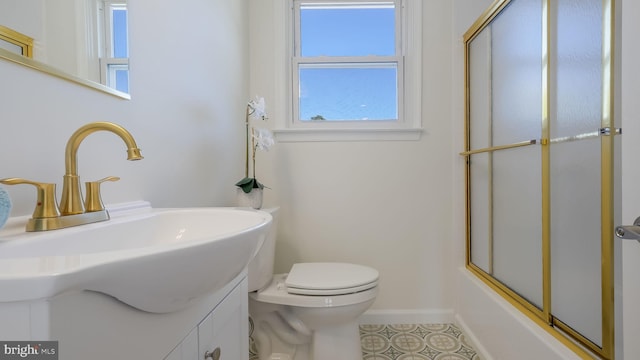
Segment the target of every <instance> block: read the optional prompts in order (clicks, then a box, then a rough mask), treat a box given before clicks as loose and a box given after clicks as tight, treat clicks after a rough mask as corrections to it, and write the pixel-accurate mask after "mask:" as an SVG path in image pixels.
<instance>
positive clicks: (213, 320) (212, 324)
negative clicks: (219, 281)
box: [198, 279, 249, 360]
mask: <svg viewBox="0 0 640 360" xmlns="http://www.w3.org/2000/svg"><path fill="white" fill-rule="evenodd" d="M247 302H248V298H247V281H246V279H245V280H243V281H242V282H241V283H240V285H238V286H237V287H236V288H235V289H234V290H233V291H232V292H231V293H230V294H229V295H228V296H227V297H226V298H225V299H224V300H223V301H222V302H221V303H220V304H219V305H218V306H217V307H216V308H215V309H214V310H213V311H212V312H211V313H210V314H209V315H208V316H207V317H206V318H205V319H204V320H203V321H202V322H201V323H200V325H199V326H198V350H199V351H198V353H199V356H200V357H199V359H200V360H204V359H205V354H206V353H207V352H208V353H212V352H214V351H215V349H217V348H219V349H220V358H219V359H220V360H248V359H249V313H248V309H247V307H248V306H247ZM206 360H211V357H209V358H206Z"/></svg>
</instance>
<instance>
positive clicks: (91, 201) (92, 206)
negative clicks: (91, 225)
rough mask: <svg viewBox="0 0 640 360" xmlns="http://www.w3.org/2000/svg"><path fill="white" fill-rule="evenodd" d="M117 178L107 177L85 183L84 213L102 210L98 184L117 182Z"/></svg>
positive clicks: (102, 205)
mask: <svg viewBox="0 0 640 360" xmlns="http://www.w3.org/2000/svg"><path fill="white" fill-rule="evenodd" d="M118 180H120V178H119V177H117V176H107V177H106V178H103V179H100V180H96V181H87V182H85V183H84V184H85V186H86V188H87V191H86V196H85V200H84V207H85V211H86V212H94V211H102V210H104V204H103V203H102V196H101V195H100V184H102V183H103V182H105V181H118Z"/></svg>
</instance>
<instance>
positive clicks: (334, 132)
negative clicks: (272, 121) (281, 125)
mask: <svg viewBox="0 0 640 360" xmlns="http://www.w3.org/2000/svg"><path fill="white" fill-rule="evenodd" d="M422 132H423V129H422V128H407V129H275V130H273V133H274V135H275V137H276V140H277V141H278V142H309V141H324V142H332V141H417V140H420V136H421V135H422Z"/></svg>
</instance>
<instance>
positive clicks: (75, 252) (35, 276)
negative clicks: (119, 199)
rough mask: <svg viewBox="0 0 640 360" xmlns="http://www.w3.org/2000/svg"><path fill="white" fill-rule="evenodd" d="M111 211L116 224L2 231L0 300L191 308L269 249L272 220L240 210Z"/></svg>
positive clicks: (17, 225) (19, 224)
mask: <svg viewBox="0 0 640 360" xmlns="http://www.w3.org/2000/svg"><path fill="white" fill-rule="evenodd" d="M144 204H147V205H144V206H140V205H137V206H132V207H122V208H116V209H110V214H111V220H109V221H105V222H100V223H94V224H90V225H82V226H77V227H72V228H67V229H62V230H55V231H49V232H40V233H26V232H24V225H25V223H26V221H27V218H26V217H24V218H11V219H10V220H9V222H8V223H7V225H6V226H5V228H3V229H2V230H0V289H2V291H0V302H10V301H30V300H35V299H43V298H50V297H53V296H55V295H58V294H61V293H64V292H67V291H74V290H76V291H81V290H89V291H96V292H101V293H104V294H107V295H110V296H113V297H115V298H117V299H118V300H120V301H122V302H124V303H126V304H128V305H131V306H133V307H135V308H138V309H140V310H144V311H148V312H155V313H166V312H172V311H177V310H180V309H183V308H186V307H188V306H189V305H190V304H191V303H192V302H193V301H194V300H196V299H198V298H199V297H200V296H202V295H204V294H207V293H210V292H213V291H215V290H217V289H219V288H221V287H223V286H224V285H225V284H227V283H228V282H229V281H231V280H232V279H233V278H235V277H236V276H238V275H239V274H240V273H241V272H242V271H243V270H244V268H245V267H246V265H247V264H248V262H249V260H251V258H252V257H253V255H254V254H255V252H256V250H257V249H258V248H259V246H261V245H262V242H263V241H264V238H265V236H266V234H267V230H268V228H269V226H270V225H271V221H272V218H271V215H270V214H268V213H266V212H262V211H255V210H250V209H238V208H180V209H170V208H166V209H162V208H151V207H149V206H148V203H144Z"/></svg>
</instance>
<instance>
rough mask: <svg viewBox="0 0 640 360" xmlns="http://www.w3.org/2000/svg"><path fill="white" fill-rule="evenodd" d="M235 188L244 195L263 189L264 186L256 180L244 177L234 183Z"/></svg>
mask: <svg viewBox="0 0 640 360" xmlns="http://www.w3.org/2000/svg"><path fill="white" fill-rule="evenodd" d="M236 186H237V187H239V188H241V189H242V191H244V192H245V194H248V193H250V192H251V190H252V189H263V188H264V185H262V184H260V183H259V182H258V180H257V179H256V178H250V177H246V178H244V179H242V180H240V181H238V182H237V183H236Z"/></svg>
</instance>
